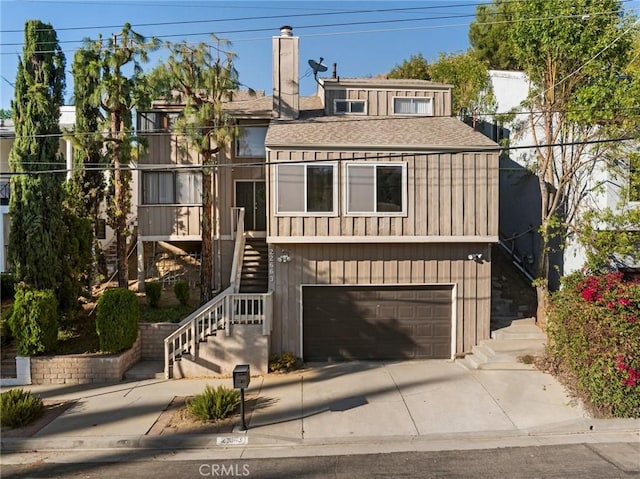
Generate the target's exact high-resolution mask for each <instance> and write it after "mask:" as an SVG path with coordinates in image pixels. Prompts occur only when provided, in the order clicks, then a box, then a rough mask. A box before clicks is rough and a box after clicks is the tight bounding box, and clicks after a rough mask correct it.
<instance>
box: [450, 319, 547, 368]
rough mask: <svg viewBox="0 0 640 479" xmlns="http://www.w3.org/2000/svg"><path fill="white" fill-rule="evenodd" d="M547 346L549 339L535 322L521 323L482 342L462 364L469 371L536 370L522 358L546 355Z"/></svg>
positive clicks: (518, 320)
mask: <svg viewBox="0 0 640 479" xmlns="http://www.w3.org/2000/svg"><path fill="white" fill-rule="evenodd" d="M546 343H547V336H546V334H545V333H544V332H543V331H542V330H541V329H540V328H539V327H538V326H536V324H535V318H524V319H517V320H514V321H512V322H511V325H510V326H507V327H505V328H501V329H498V330H496V331H493V332H492V333H491V339H488V340H484V341H480V344H478V345H477V346H474V347H473V349H472V350H471V353H469V354H467V355H465V357H464V359H462V361H461V363H462V364H464V365H465V366H466V367H467V368H469V369H532V368H533V367H534V366H533V365H532V364H527V362H528V361H526V362H523V360H522V358H523V357H524V358H525V359H532V358H533V357H534V356H536V355H538V354H540V353H542V352H543V351H544V348H545V345H546Z"/></svg>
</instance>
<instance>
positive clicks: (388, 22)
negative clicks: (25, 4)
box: [0, 11, 619, 55]
mask: <svg viewBox="0 0 640 479" xmlns="http://www.w3.org/2000/svg"><path fill="white" fill-rule="evenodd" d="M618 13H619V12H618V11H608V12H594V13H591V14H590V15H593V16H598V15H601V16H604V15H617V14H618ZM469 17H475V14H460V15H447V16H440V17H422V18H409V19H406V18H405V19H384V20H375V21H374V20H370V21H361V22H346V23H328V24H320V25H318V24H314V25H297V26H296V25H294V26H293V28H294V29H295V30H304V29H315V28H333V27H343V26H354V25H376V24H390V23H406V22H417V21H428V20H443V19H452V18H469ZM582 17H583V14H575V15H556V16H549V17H536V18H526V19H521V20H500V21H492V22H478V25H502V24H505V25H506V24H512V23H521V22H534V21H546V20H557V19H572V18H573V19H577V18H579V19H582ZM466 25H467V24H466V23H465V24H443V25H424V26H417V27H408V28H406V30H422V29H434V28H446V27H449V28H451V27H457V26H466ZM278 28H279V27H265V28H252V29H235V30H225V31H218V32H195V33H194V32H189V33H175V34H167V35H156V36H155V37H154V38H156V39H163V38H174V37H190V36H203V35H211V34H212V33H215V35H218V36H219V35H229V34H240V33H257V32H267V31H270V32H275V31H277V30H278ZM402 30H405V29H383V30H372V31H367V30H362V31H348V32H327V33H321V34H310V35H305V36H307V37H310V36H334V35H335V36H338V35H347V34H362V33H380V32H389V31H402ZM265 38H266V37H265ZM265 38H252V39H250V40H252V41H255V40H263V39H265ZM268 38H271V37H268ZM84 41H85V40H66V41H60V42H58V43H59V44H62V43H82V42H84ZM90 41H96V40H90ZM234 41H246V40H244V39H240V40H234ZM0 45H3V46H17V45H22V43H5V44H0ZM73 51H76V50H70V51H68V52H73ZM52 52H53V50H41V51H37V52H36V53H52ZM7 54H13V55H19V54H20V52H0V55H7Z"/></svg>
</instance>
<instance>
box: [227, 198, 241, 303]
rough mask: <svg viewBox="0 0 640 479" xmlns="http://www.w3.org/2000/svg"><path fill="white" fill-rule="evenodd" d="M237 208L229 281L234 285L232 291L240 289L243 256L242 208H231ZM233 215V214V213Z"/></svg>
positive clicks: (235, 291)
mask: <svg viewBox="0 0 640 479" xmlns="http://www.w3.org/2000/svg"><path fill="white" fill-rule="evenodd" d="M233 209H234V210H237V211H236V213H237V221H236V230H235V240H236V242H235V246H234V248H233V265H232V267H231V278H230V281H229V282H230V283H231V285H233V286H234V293H237V292H238V291H240V278H241V276H242V260H243V258H244V243H245V236H244V208H233ZM234 216H235V215H234Z"/></svg>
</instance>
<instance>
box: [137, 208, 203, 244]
mask: <svg viewBox="0 0 640 479" xmlns="http://www.w3.org/2000/svg"><path fill="white" fill-rule="evenodd" d="M201 221H202V206H179V205H150V206H144V205H139V206H138V231H139V235H140V236H141V237H155V238H156V239H167V240H168V239H174V240H175V239H177V238H178V237H182V236H184V237H189V239H192V240H193V239H196V238H197V239H199V238H200V224H201Z"/></svg>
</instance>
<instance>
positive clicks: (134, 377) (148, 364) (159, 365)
mask: <svg viewBox="0 0 640 479" xmlns="http://www.w3.org/2000/svg"><path fill="white" fill-rule="evenodd" d="M124 379H125V381H142V380H144V379H164V361H146V360H142V361H138V362H137V363H136V364H134V365H133V366H132V367H131V368H129V369H128V370H127V371H126V372H125V373H124Z"/></svg>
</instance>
